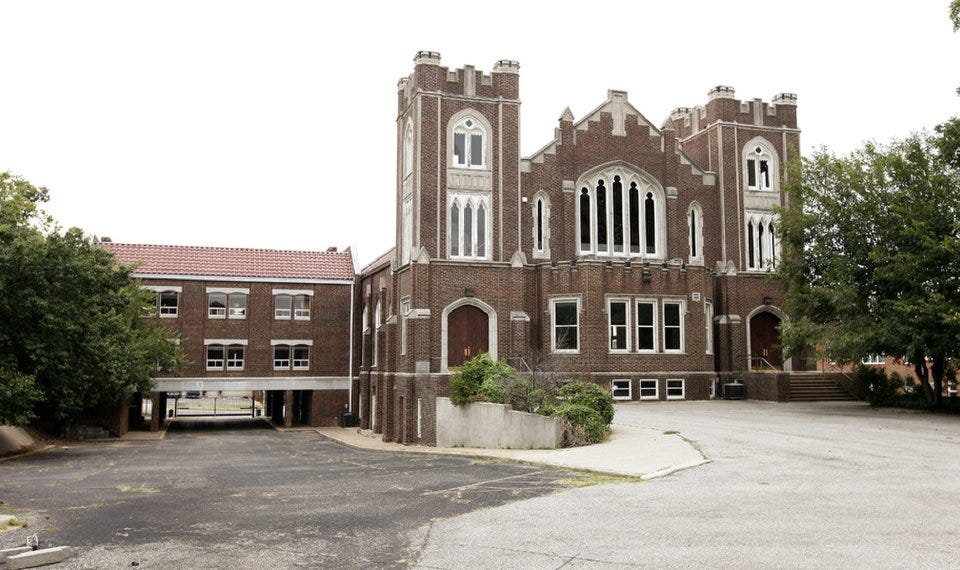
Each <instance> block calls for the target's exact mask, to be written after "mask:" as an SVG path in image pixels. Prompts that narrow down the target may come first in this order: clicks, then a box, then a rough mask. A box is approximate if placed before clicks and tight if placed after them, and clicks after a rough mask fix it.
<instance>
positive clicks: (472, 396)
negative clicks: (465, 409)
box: [450, 353, 517, 406]
mask: <svg viewBox="0 0 960 570" xmlns="http://www.w3.org/2000/svg"><path fill="white" fill-rule="evenodd" d="M516 374H517V372H516V370H514V369H513V367H512V366H510V365H509V364H507V363H506V362H496V361H494V360H493V359H492V358H490V355H489V354H487V353H483V354H481V355H479V356H475V357H474V358H471V359H470V360H468V361H466V362H464V363H463V366H461V367H460V369H459V370H457V372H456V373H454V375H453V376H451V377H450V389H451V391H452V396H451V397H450V401H452V402H453V404H454V405H455V406H462V405H463V404H469V403H471V402H484V401H485V402H494V403H501V400H502V399H503V395H502V385H503V382H504V381H505V380H506V379H508V378H513V377H514V376H516Z"/></svg>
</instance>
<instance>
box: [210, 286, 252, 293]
mask: <svg viewBox="0 0 960 570" xmlns="http://www.w3.org/2000/svg"><path fill="white" fill-rule="evenodd" d="M210 293H225V294H227V295H229V294H231V293H243V294H244V295H249V294H250V288H249V287H207V294H208V295H209V294H210Z"/></svg>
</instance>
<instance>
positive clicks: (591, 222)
mask: <svg viewBox="0 0 960 570" xmlns="http://www.w3.org/2000/svg"><path fill="white" fill-rule="evenodd" d="M414 62H415V65H414V70H413V73H412V74H410V75H409V76H407V77H404V78H402V79H401V80H400V82H399V85H398V90H397V139H396V142H397V171H396V177H397V182H396V204H397V211H396V220H397V224H396V225H397V233H396V246H395V247H394V248H393V249H391V250H390V251H388V252H387V253H386V254H385V255H384V256H382V257H381V258H380V259H379V260H377V261H375V262H374V263H372V264H370V265H369V266H367V267H366V268H364V269H363V271H362V272H361V275H360V276H359V288H358V298H357V299H356V301H355V302H356V309H357V313H358V314H359V315H360V319H361V322H360V323H359V326H358V327H357V328H358V334H359V336H360V338H359V339H358V341H357V342H356V345H355V346H357V347H358V348H359V355H358V357H357V359H358V360H359V362H358V365H359V371H360V373H359V376H360V379H359V380H360V381H359V390H358V394H357V396H356V397H357V402H356V404H357V405H356V410H355V411H356V413H357V415H358V416H359V417H360V418H361V423H362V426H363V427H367V428H372V429H373V430H374V431H375V432H377V433H382V434H383V438H384V439H385V440H388V441H399V442H402V443H426V444H433V443H434V442H435V417H434V414H435V398H436V396H437V395H444V394H446V393H447V390H448V389H447V379H448V377H449V373H450V371H451V369H453V368H454V367H456V366H458V365H460V364H462V363H463V362H464V361H465V360H466V359H469V358H471V357H472V356H475V355H477V354H480V353H482V352H487V353H489V354H490V355H491V356H492V357H494V358H496V359H502V360H506V361H507V362H509V363H510V364H511V365H512V366H514V367H515V368H517V369H518V370H520V371H521V372H532V371H544V373H546V374H559V375H563V376H565V377H571V378H572V377H578V378H582V379H589V380H592V381H594V382H597V383H599V384H601V385H603V386H606V387H609V389H610V390H611V391H612V393H613V395H614V397H615V398H618V399H624V400H664V399H702V398H709V397H711V396H712V395H715V394H716V391H717V390H718V386H719V385H721V384H722V383H723V382H724V381H725V379H727V378H729V377H730V376H731V375H733V374H736V375H738V376H739V377H744V378H747V379H749V377H750V375H751V371H754V372H759V371H761V370H762V371H765V372H769V371H785V372H790V371H791V370H795V369H797V368H798V367H799V362H798V360H797V359H786V360H785V359H784V358H783V356H782V354H781V353H780V351H779V348H778V344H779V339H778V332H777V328H776V327H777V325H778V324H779V323H780V322H781V320H782V319H783V318H785V317H784V315H783V314H782V313H781V311H780V309H779V308H778V306H779V305H780V304H781V295H780V292H779V288H778V285H777V283H776V282H775V281H771V280H770V278H769V273H770V272H771V271H774V270H776V267H777V263H778V261H779V256H780V244H779V242H778V238H777V235H778V231H777V225H778V217H777V211H776V208H777V207H778V206H781V205H782V204H783V203H784V197H783V195H782V193H781V190H780V185H781V180H782V178H783V176H784V165H785V164H786V162H787V161H788V160H790V159H791V158H793V157H794V155H795V154H796V153H797V152H798V149H799V146H800V145H799V137H800V131H799V129H798V128H797V107H796V103H797V100H796V96H795V95H793V94H789V93H781V94H779V95H776V96H774V97H773V99H772V100H771V101H769V102H765V101H762V100H760V99H752V100H739V99H736V98H735V96H734V90H733V88H731V87H725V86H717V87H714V88H713V89H711V90H710V91H709V94H708V97H707V100H706V102H705V103H704V104H702V105H699V106H695V107H691V108H687V107H680V108H677V109H676V110H674V111H673V112H672V113H671V114H670V116H669V117H668V118H667V119H666V120H665V121H664V123H663V124H662V125H661V126H660V127H657V126H656V125H655V124H654V123H653V122H651V121H650V120H648V119H647V117H645V116H644V115H643V114H641V113H640V111H638V110H637V109H636V108H635V107H634V106H633V105H632V104H631V103H630V101H629V99H628V97H627V93H625V92H623V91H613V90H611V91H609V92H608V95H607V99H606V101H603V102H602V103H601V104H600V105H599V106H598V107H597V108H596V109H594V110H593V111H591V112H589V113H587V114H586V115H585V116H583V117H580V118H577V117H574V116H573V114H572V113H571V112H570V110H569V109H567V110H565V111H564V112H563V113H562V115H561V116H560V117H559V121H558V124H557V128H556V129H555V131H554V133H553V137H552V138H551V139H549V140H547V141H546V144H544V145H543V147H542V148H541V149H540V150H538V151H537V152H535V153H534V154H533V155H532V156H529V157H523V156H521V154H520V74H519V65H518V63H517V62H515V61H510V60H500V61H498V62H497V63H496V64H495V65H494V66H493V69H492V70H491V71H490V72H489V73H487V72H483V71H481V70H477V69H474V68H473V67H471V66H465V67H463V68H460V69H452V68H448V67H444V66H443V65H441V59H440V54H438V53H436V52H429V51H421V52H419V53H417V55H416V57H415V59H414ZM768 376H779V377H783V376H785V375H784V374H779V375H769V374H768ZM771 386H772V387H771ZM748 388H749V386H748ZM782 389H783V388H782V386H781V387H778V384H777V383H776V382H773V383H770V382H767V383H765V384H764V385H763V386H760V385H759V384H758V385H756V386H754V393H755V394H756V395H760V393H761V392H763V391H764V390H774V391H775V392H776V391H777V390H781V391H782ZM765 396H766V397H768V398H769V399H782V398H780V397H778V394H776V393H773V394H765ZM751 397H755V396H751Z"/></svg>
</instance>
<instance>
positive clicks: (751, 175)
mask: <svg viewBox="0 0 960 570" xmlns="http://www.w3.org/2000/svg"><path fill="white" fill-rule="evenodd" d="M756 187H757V161H755V160H754V159H752V158H748V159H747V188H756Z"/></svg>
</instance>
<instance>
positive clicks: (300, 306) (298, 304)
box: [293, 295, 310, 321]
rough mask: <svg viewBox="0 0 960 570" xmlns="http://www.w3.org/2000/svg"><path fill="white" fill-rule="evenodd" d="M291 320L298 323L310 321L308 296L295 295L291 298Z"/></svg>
mask: <svg viewBox="0 0 960 570" xmlns="http://www.w3.org/2000/svg"><path fill="white" fill-rule="evenodd" d="M293 318H294V319H296V320H298V321H308V320H310V295H297V296H296V297H294V298H293Z"/></svg>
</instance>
